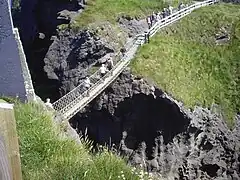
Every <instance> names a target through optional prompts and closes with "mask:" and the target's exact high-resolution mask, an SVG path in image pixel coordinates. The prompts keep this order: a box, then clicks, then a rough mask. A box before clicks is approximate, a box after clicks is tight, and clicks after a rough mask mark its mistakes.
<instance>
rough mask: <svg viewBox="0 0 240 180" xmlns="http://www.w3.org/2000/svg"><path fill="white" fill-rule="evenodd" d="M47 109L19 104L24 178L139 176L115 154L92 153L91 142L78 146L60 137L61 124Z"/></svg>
mask: <svg viewBox="0 0 240 180" xmlns="http://www.w3.org/2000/svg"><path fill="white" fill-rule="evenodd" d="M44 112H45V111H44V110H43V108H42V107H40V106H39V105H36V104H21V103H16V104H15V116H16V121H17V130H18V135H19V140H20V154H21V163H22V172H23V179H24V180H43V179H48V180H65V179H66V180H70V179H74V180H77V179H79V180H80V179H81V180H93V179H98V180H107V179H114V180H115V179H118V176H119V175H120V174H121V173H122V174H124V175H125V177H126V179H130V180H131V179H132V180H137V179H139V178H138V175H136V174H133V173H132V172H131V168H130V167H129V166H127V165H126V164H125V162H124V160H123V159H121V158H120V157H117V156H116V155H114V154H113V153H111V152H109V151H107V150H104V151H103V152H102V153H97V154H96V155H92V154H91V153H89V146H88V144H87V143H83V144H81V145H77V144H76V143H75V142H73V141H71V140H69V139H67V138H64V137H63V136H60V135H59V134H60V127H57V126H56V125H55V126H53V123H52V120H51V116H50V115H49V114H46V113H44ZM121 171H122V172H121Z"/></svg>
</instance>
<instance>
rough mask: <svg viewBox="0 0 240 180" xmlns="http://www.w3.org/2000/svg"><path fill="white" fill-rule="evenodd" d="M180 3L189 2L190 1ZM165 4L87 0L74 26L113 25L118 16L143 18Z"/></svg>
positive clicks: (156, 0)
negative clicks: (109, 23)
mask: <svg viewBox="0 0 240 180" xmlns="http://www.w3.org/2000/svg"><path fill="white" fill-rule="evenodd" d="M182 2H190V0H183V1H182ZM178 3H179V0H173V1H172V5H175V6H176V5H177V4H178ZM166 4H167V3H166V1H163V0H144V1H139V0H117V1H116V0H88V1H87V5H88V6H87V8H86V10H84V12H83V13H82V14H81V15H80V16H79V17H78V18H76V26H78V27H81V26H85V25H89V24H91V23H96V22H102V21H109V22H111V23H112V24H114V23H115V22H116V20H117V18H118V17H119V16H120V15H129V16H132V17H139V18H145V16H146V15H149V14H150V13H151V12H152V11H157V10H162V9H163V7H164V6H166Z"/></svg>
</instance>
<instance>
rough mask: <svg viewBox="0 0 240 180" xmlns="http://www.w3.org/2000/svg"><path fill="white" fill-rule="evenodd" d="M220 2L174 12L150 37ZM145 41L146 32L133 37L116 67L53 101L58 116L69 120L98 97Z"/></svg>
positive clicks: (151, 31) (151, 29) (92, 76)
mask: <svg viewBox="0 0 240 180" xmlns="http://www.w3.org/2000/svg"><path fill="white" fill-rule="evenodd" d="M216 2H218V0H207V1H203V2H196V3H194V4H192V5H190V6H188V7H185V8H183V9H181V10H179V11H176V12H174V13H172V14H171V15H169V16H167V17H165V18H163V19H161V20H159V21H158V22H156V23H155V24H154V25H153V26H152V27H151V28H150V29H149V30H148V34H149V36H150V37H152V36H154V35H155V34H156V33H157V32H158V31H159V30H160V29H162V28H163V27H166V26H167V25H169V24H172V23H174V22H176V21H178V20H179V19H181V18H183V17H185V16H186V15H188V14H190V13H191V12H192V11H194V10H195V9H198V8H201V7H203V6H208V5H211V4H214V3H216ZM144 43H145V34H139V35H137V36H136V37H134V38H133V40H132V41H130V42H129V43H127V44H126V45H125V46H124V47H125V49H126V52H125V53H124V56H123V57H121V55H120V54H121V53H117V54H116V55H115V59H114V62H115V65H114V67H113V68H112V69H111V70H110V71H109V72H108V73H106V74H105V76H103V77H102V78H100V76H99V74H100V72H99V70H98V71H96V72H95V73H94V74H92V75H91V76H90V81H91V83H92V85H91V87H90V88H89V89H88V90H86V91H84V92H83V85H84V84H83V83H81V84H79V85H78V86H77V87H76V88H74V89H73V90H72V91H70V92H69V93H67V94H66V95H64V96H63V97H61V98H60V99H59V100H57V101H56V102H54V103H53V108H54V110H55V111H56V118H57V119H61V120H64V121H66V120H69V119H70V118H72V117H73V116H74V115H75V114H77V113H78V112H79V111H80V110H81V109H83V108H84V107H85V106H86V105H87V104H88V103H89V102H91V101H92V100H93V99H94V98H95V97H97V96H98V95H99V94H100V93H101V92H103V91H104V89H105V88H107V87H108V86H109V85H110V84H111V83H112V82H113V81H114V80H115V79H116V78H117V77H118V76H119V74H120V73H121V72H122V71H123V70H124V69H125V68H126V67H127V66H128V65H129V63H130V61H131V60H132V59H133V58H134V55H135V53H136V52H137V49H138V48H139V47H140V46H141V45H143V44H144Z"/></svg>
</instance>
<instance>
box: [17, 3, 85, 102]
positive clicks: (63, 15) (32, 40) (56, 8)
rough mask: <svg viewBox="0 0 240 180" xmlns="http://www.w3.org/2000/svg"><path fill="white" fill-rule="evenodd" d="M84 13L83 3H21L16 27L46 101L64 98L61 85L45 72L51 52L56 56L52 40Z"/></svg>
mask: <svg viewBox="0 0 240 180" xmlns="http://www.w3.org/2000/svg"><path fill="white" fill-rule="evenodd" d="M82 9H83V7H82V6H81V5H80V4H79V0H59V1H57V0H21V12H20V13H19V16H20V18H18V19H15V20H16V21H15V24H16V26H18V27H19V28H20V35H21V40H22V42H23V46H24V51H25V54H26V57H27V61H28V66H29V68H30V72H31V76H32V80H33V85H34V89H35V92H36V93H37V94H38V95H39V96H41V98H43V99H45V98H47V97H50V98H51V99H52V100H53V101H54V100H56V99H58V98H59V97H60V92H59V88H60V86H61V84H60V82H59V81H58V80H55V79H51V78H49V77H48V74H47V73H46V72H45V71H44V66H45V62H44V58H45V56H46V54H47V52H48V51H49V50H50V51H51V53H53V54H54V53H55V52H53V51H52V50H51V49H49V46H50V45H51V44H52V43H53V41H54V38H53V37H52V36H54V35H57V34H58V33H57V26H58V25H60V24H68V23H69V22H70V21H71V20H72V18H73V17H74V16H75V15H76V14H79V13H80V12H81V11H82ZM55 55H56V53H55ZM56 58H57V57H56Z"/></svg>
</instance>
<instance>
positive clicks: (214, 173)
mask: <svg viewBox="0 0 240 180" xmlns="http://www.w3.org/2000/svg"><path fill="white" fill-rule="evenodd" d="M83 10H84V7H83V6H81V5H79V3H78V0H72V1H68V0H62V1H56V0H50V1H49V0H41V1H40V0H22V1H21V12H20V13H19V17H20V18H17V20H16V21H15V24H16V25H17V26H18V27H19V28H20V33H21V38H22V41H23V44H24V49H25V52H26V56H27V60H28V65H29V68H30V71H31V75H32V79H33V83H34V87H35V89H36V93H37V95H39V96H40V97H41V98H42V99H43V100H45V99H46V98H47V97H50V99H51V100H52V101H55V100H57V99H58V98H60V97H61V96H63V95H64V94H66V93H68V92H69V91H71V90H72V89H73V88H74V87H76V86H77V85H78V84H79V83H81V82H82V81H83V79H84V78H85V77H86V76H87V75H89V74H90V72H91V69H94V67H95V66H96V65H98V64H101V62H102V61H104V60H105V57H107V56H108V55H109V54H114V53H116V52H117V51H119V50H120V48H119V47H121V43H122V42H120V41H119V42H118V41H116V42H112V41H109V39H108V38H107V37H106V38H104V37H103V36H100V35H99V34H98V32H97V30H92V29H79V30H77V31H76V30H75V29H74V28H71V26H70V25H69V23H70V22H72V21H73V20H74V17H76V15H79V14H81V12H82V11H83ZM25 19H28V21H25ZM116 21H117V22H116V23H118V24H119V27H120V28H121V30H120V34H122V35H123V36H124V39H129V38H131V37H133V36H134V35H136V34H137V33H139V32H143V31H144V30H145V29H146V28H147V24H146V22H145V20H140V19H138V18H132V17H128V16H121V17H120V18H119V19H118V20H116ZM62 24H65V25H66V26H68V27H67V28H64V29H61V28H60V26H59V25H62ZM57 26H58V28H57ZM104 28H105V29H104ZM104 28H103V29H102V31H104V32H107V33H108V35H107V36H111V34H110V32H114V29H113V28H111V27H108V25H105V26H104ZM109 29H110V30H109ZM116 33H117V32H116ZM118 33H119V32H118ZM218 110H219V108H218V106H217V105H213V106H212V107H211V108H210V107H209V109H207V108H202V107H200V106H195V108H192V109H190V108H187V107H185V106H184V103H182V102H179V101H177V100H175V99H174V98H173V97H171V96H170V95H169V94H167V93H166V92H164V91H163V90H161V87H157V85H155V84H154V83H152V82H149V81H147V80H146V79H144V77H139V76H135V75H133V74H132V73H131V69H130V68H127V69H126V70H125V71H124V72H123V73H122V74H121V75H120V76H119V77H118V78H117V80H116V81H114V82H113V83H112V84H111V85H110V86H109V87H108V88H107V89H106V90H105V91H104V92H103V93H102V94H101V95H99V96H98V97H97V98H96V99H94V100H93V101H92V102H91V103H90V104H89V105H88V106H87V107H86V108H84V109H83V110H81V112H79V113H78V114H77V115H76V116H75V117H74V118H72V119H71V120H70V124H71V126H72V127H73V128H74V129H76V131H77V132H78V133H79V134H80V135H82V136H84V135H87V137H89V138H90V139H91V140H93V141H94V143H95V145H96V144H101V145H107V146H109V145H110V146H111V147H114V148H115V149H117V150H118V151H119V152H120V153H121V155H122V156H125V157H127V160H128V163H129V164H132V165H134V166H140V164H141V166H143V168H144V169H145V170H148V171H152V172H156V173H160V174H161V175H162V176H163V178H166V179H189V180H192V179H216V180H217V179H218V180H219V179H222V180H227V179H233V180H237V179H240V154H239V152H240V135H239V134H240V116H239V115H238V116H236V118H235V120H236V125H235V128H234V129H233V130H230V129H229V128H228V127H227V125H226V123H225V121H224V118H223V117H222V116H221V113H219V111H218ZM85 132H87V134H85Z"/></svg>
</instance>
